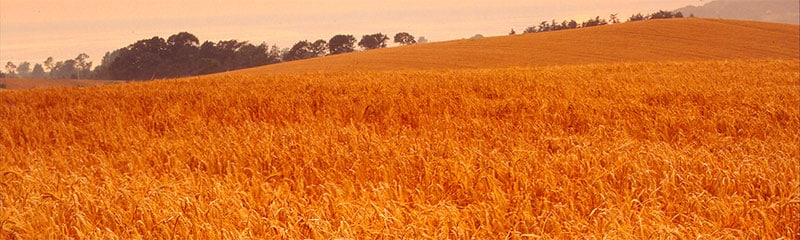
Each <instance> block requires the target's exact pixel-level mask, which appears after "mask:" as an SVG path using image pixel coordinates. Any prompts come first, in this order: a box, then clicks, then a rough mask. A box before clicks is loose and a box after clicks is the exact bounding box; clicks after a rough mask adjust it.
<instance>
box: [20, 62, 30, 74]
mask: <svg viewBox="0 0 800 240" xmlns="http://www.w3.org/2000/svg"><path fill="white" fill-rule="evenodd" d="M17 75H19V77H21V78H29V77H31V63H29V62H21V63H19V65H18V66H17Z"/></svg>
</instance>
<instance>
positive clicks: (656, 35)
mask: <svg viewBox="0 0 800 240" xmlns="http://www.w3.org/2000/svg"><path fill="white" fill-rule="evenodd" d="M753 58H777V59H798V58H800V28H798V26H797V25H789V24H779V23H764V22H750V21H737V20H716V19H698V18H687V19H666V20H653V21H643V22H633V23H625V24H616V25H607V26H601V27H592V28H583V29H573V30H564V31H556V32H545V33H536V34H522V35H515V36H502V37H488V38H482V39H469V40H457V41H449V42H438V43H430V44H420V45H414V46H407V47H396V48H388V49H378V50H370V51H364V52H358V53H353V54H343V55H334V56H327V57H323V58H315V59H307V60H302V61H295V62H288V63H283V64H276V65H269V66H265V67H260V68H254V69H248V70H244V71H243V72H245V73H270V72H276V73H295V72H316V71H334V72H336V71H349V70H352V69H358V70H405V69H443V68H447V69H454V68H472V69H476V68H498V67H534V66H553V65H565V64H569V65H578V64H596V63H616V62H632V61H688V60H721V59H753Z"/></svg>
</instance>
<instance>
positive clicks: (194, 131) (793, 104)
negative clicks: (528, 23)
mask: <svg viewBox="0 0 800 240" xmlns="http://www.w3.org/2000/svg"><path fill="white" fill-rule="evenodd" d="M644 26H651V27H652V26H663V27H664V28H665V29H673V30H672V31H677V29H687V28H688V29H692V31H693V32H694V33H693V34H692V33H685V34H683V35H680V36H679V37H675V41H676V42H683V43H684V44H682V45H681V44H676V43H673V42H672V41H671V40H670V39H673V38H669V37H667V35H663V34H661V33H656V32H653V31H645V28H644ZM692 26H695V27H692ZM699 26H708V27H707V28H706V27H699ZM714 26H717V27H716V28H715V27H714ZM636 29H638V30H637V31H634V30H636ZM737 29H738V30H737ZM643 31H644V32H643ZM787 31H788V32H789V33H791V34H794V35H792V36H786V34H785V32H787ZM792 31H794V32H792ZM610 32H619V33H620V35H614V34H609V33H610ZM796 32H797V28H796V26H794V27H793V28H791V29H790V28H788V27H787V25H780V24H763V23H753V22H741V21H717V20H703V19H688V20H675V21H652V22H645V23H631V24H621V25H616V26H607V27H597V28H587V29H580V30H575V31H564V32H554V33H542V34H532V35H523V36H512V37H501V38H486V39H478V40H467V41H454V42H445V43H438V44H424V45H419V46H411V47H403V48H393V49H383V50H375V51H365V52H360V53H355V54H347V55H341V56H332V57H325V58H321V59H314V60H309V61H298V62H291V63H286V64H279V65H273V66H267V67H263V68H255V69H247V70H243V71H236V72H229V73H225V74H216V75H209V76H202V77H193V78H183V79H172V80H162V81H151V82H136V83H129V84H115V85H108V86H91V87H84V88H47V89H33V90H13V91H0V239H65V238H74V239H306V238H311V239H337V238H343V239H539V238H542V239H553V238H562V239H563V238H588V239H595V238H596V239H601V238H602V239H606V238H609V239H688V238H692V239H757V238H767V239H779V238H785V239H790V238H794V237H797V236H798V233H799V232H800V214H799V212H800V195H799V193H800V164H797V162H798V159H799V158H800V145H798V144H797V143H798V141H800V91H798V89H800V71H799V69H800V59H798V57H797V56H796V54H797V51H796V48H797V44H794V45H793V46H789V45H790V44H789V43H793V42H794V41H797V38H798V35H797V34H796ZM599 33H603V34H599ZM622 33H625V34H622ZM674 33H675V34H677V32H674ZM657 34H661V35H658V37H653V36H652V35H657ZM704 34H705V36H701V35H704ZM691 35H695V36H696V37H694V38H691V37H689V36H691ZM742 35H745V36H750V37H742ZM567 36H569V37H570V38H584V39H600V40H597V41H605V43H607V44H609V45H607V47H606V46H603V45H600V46H597V45H593V44H590V43H588V42H584V41H574V42H572V43H569V44H567V43H563V44H564V45H563V46H569V47H565V48H564V50H562V51H561V52H562V53H565V54H552V53H551V55H550V57H549V58H547V60H548V61H549V62H548V63H547V64H542V65H545V66H540V65H538V62H539V60H536V61H532V60H535V59H538V58H540V57H541V56H540V55H541V54H535V53H534V52H524V51H513V50H511V49H510V47H509V46H510V45H514V44H520V43H539V42H542V43H541V44H544V43H543V42H548V41H541V40H542V39H551V40H552V39H566V38H567ZM601 36H615V38H618V39H623V38H625V39H627V38H632V37H634V36H641V38H642V39H644V40H641V41H633V40H628V41H627V42H626V44H627V45H628V46H630V45H632V44H636V43H641V44H644V45H646V46H651V47H656V46H668V45H673V44H674V45H681V46H683V48H681V49H682V52H683V53H681V54H678V52H676V51H669V52H667V54H665V55H664V54H660V53H663V52H664V51H661V50H667V49H670V48H658V49H660V50H658V51H654V52H653V53H648V50H643V49H648V48H642V49H637V48H632V47H626V48H623V46H622V45H613V44H611V43H614V42H616V41H612V40H608V39H605V38H600V37H601ZM624 36H627V37H624ZM669 36H673V35H669ZM734 36H736V37H739V38H734ZM776 36H783V37H776ZM698 38H699V39H702V41H695V40H693V39H698ZM525 39H529V40H525ZM530 39H533V40H536V39H539V40H537V41H533V40H530ZM602 39H605V40H602ZM714 39H716V40H714ZM743 39H744V40H743ZM747 39H750V40H747ZM753 39H755V40H753ZM521 40H525V41H521ZM712 40H714V41H716V42H715V43H716V44H706V42H708V41H712ZM518 41H519V42H518ZM565 41H566V40H565ZM748 41H750V43H751V44H754V45H753V46H749V47H748V46H747V45H745V42H748ZM763 41H770V42H771V43H772V44H771V47H765V46H762V45H758V44H755V43H761V42H763ZM773 41H774V42H773ZM550 42H554V43H553V44H555V43H559V44H562V43H561V42H559V41H550ZM691 42H695V45H691V44H688V43H691ZM701 43H702V44H701ZM698 44H699V45H698ZM522 45H523V47H526V48H527V47H529V46H527V45H525V44H522ZM700 45H702V46H700ZM536 46H538V47H541V46H539V45H536ZM448 48H449V50H448ZM502 49H507V51H506V50H502ZM530 49H538V50H535V51H537V52H547V51H545V50H544V49H543V48H537V47H530ZM575 49H585V50H587V51H586V52H584V51H577V50H575ZM588 49H595V50H594V51H588ZM793 49H794V50H795V51H793V52H789V53H787V52H786V51H789V50H793ZM468 50H469V51H468ZM612 50H614V51H612ZM617 50H618V51H617ZM623 50H624V51H623ZM481 51H483V53H487V52H496V53H498V54H499V53H504V54H507V55H505V56H506V57H504V58H501V57H491V58H490V57H485V58H478V59H480V60H481V61H483V62H471V61H468V59H475V58H476V56H484V55H482V54H481ZM532 51H533V50H532ZM591 52H594V53H597V52H603V53H607V54H609V55H612V56H613V57H609V58H600V57H598V55H593V54H589V53H591ZM433 53H435V54H438V56H439V57H438V58H439V59H446V60H447V61H442V60H438V61H436V60H435V59H436V57H433V56H429V55H430V54H433ZM566 53H569V54H566ZM701 53H702V54H701ZM581 54H584V55H581ZM641 54H650V55H647V57H643V56H641ZM562 55H563V58H559V57H556V56H562ZM387 56H390V58H387ZM656 56H660V58H657V57H656ZM403 59H405V60H403ZM417 59H421V60H420V61H417ZM564 59H571V60H569V61H567V60H564ZM356 62H358V63H360V64H354V63H356ZM364 62H369V63H370V64H364ZM437 63H446V64H444V65H445V66H439V65H437ZM525 63H531V64H525ZM447 64H449V65H447ZM440 65H442V64H440ZM527 66H533V67H527ZM441 68H449V69H441ZM403 69H405V70H403ZM379 70H392V71H379Z"/></svg>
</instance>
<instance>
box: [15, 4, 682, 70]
mask: <svg viewBox="0 0 800 240" xmlns="http://www.w3.org/2000/svg"><path fill="white" fill-rule="evenodd" d="M682 17H683V14H682V13H680V12H669V11H663V10H660V11H658V12H655V13H651V14H649V15H643V14H641V13H638V14H634V15H632V16H631V17H630V18H628V20H627V21H628V22H634V21H643V20H650V19H663V18H682ZM619 22H620V20H619V18H617V14H611V15H610V17H609V20H606V19H602V18H600V16H597V17H595V18H591V19H588V20H586V21H583V22H581V23H580V24H579V23H578V22H576V21H575V20H569V21H566V20H564V21H561V22H557V21H555V20H552V21H542V22H541V23H539V24H538V25H536V26H530V27H528V28H526V29H525V31H524V33H538V32H548V31H558V30H565V29H574V28H583V27H594V26H602V25H606V24H609V23H612V24H613V23H619ZM510 34H516V32H515V31H514V29H512V30H511V32H510ZM478 36H480V37H482V35H480V34H478V35H476V36H475V37H473V38H476V37H478ZM389 40H390V38H389V36H387V35H385V34H382V33H374V34H367V35H363V36H362V37H361V40H360V41H358V42H356V38H355V37H354V36H353V35H344V34H339V35H335V36H333V37H331V38H330V39H329V40H327V41H326V40H323V39H318V40H316V41H314V42H311V41H307V40H303V41H299V42H297V43H296V44H294V45H293V46H292V47H291V48H284V49H280V48H278V47H277V46H275V45H272V46H268V45H267V44H266V43H261V44H259V45H253V44H251V43H249V42H247V41H243V42H240V41H238V40H227V41H218V42H211V41H204V42H203V43H202V44H201V43H200V40H199V39H198V38H197V37H196V36H195V35H193V34H191V33H188V32H181V33H177V34H174V35H172V36H170V37H168V38H167V39H164V38H161V37H158V36H155V37H152V38H150V39H142V40H139V41H136V42H135V43H133V44H131V45H129V46H127V47H124V48H120V49H117V50H114V51H111V52H106V54H105V55H104V56H103V58H102V61H101V64H100V65H99V66H97V67H96V68H94V69H92V62H90V61H88V59H89V55H87V54H85V53H81V54H79V55H78V56H77V57H75V58H74V59H66V60H63V61H58V62H56V61H54V60H53V58H52V57H49V58H47V59H46V60H45V61H44V62H42V63H36V64H33V66H31V63H29V62H21V63H19V65H17V64H14V63H13V62H8V63H6V66H5V69H6V73H0V77H21V78H58V79H68V78H72V79H113V80H150V79H157V78H174V77H185V76H194V75H202V74H209V73H216V72H224V71H230V70H236V69H242V68H249V67H255V66H262V65H268V64H274V63H279V62H287V61H295V60H301V59H308V58H315V57H323V56H328V55H336V54H342V53H348V52H353V51H356V50H357V48H356V44H357V46H358V47H360V48H361V49H363V50H370V49H377V48H385V47H386V46H387V42H388V41H389ZM393 40H394V42H395V43H398V44H400V45H411V44H416V43H425V42H427V41H428V40H427V39H425V38H424V37H419V38H418V39H415V38H414V36H413V35H411V34H409V33H407V32H400V33H397V34H395V35H394V39H393Z"/></svg>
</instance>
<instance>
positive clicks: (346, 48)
mask: <svg viewBox="0 0 800 240" xmlns="http://www.w3.org/2000/svg"><path fill="white" fill-rule="evenodd" d="M355 44H356V38H355V37H353V35H336V36H333V37H332V38H331V40H329V41H328V49H329V50H330V53H331V55H335V54H341V53H349V52H352V51H355Z"/></svg>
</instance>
